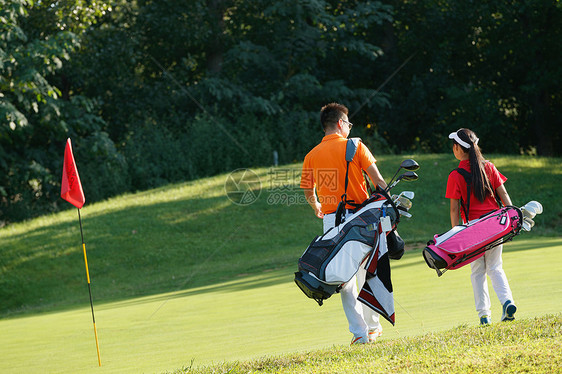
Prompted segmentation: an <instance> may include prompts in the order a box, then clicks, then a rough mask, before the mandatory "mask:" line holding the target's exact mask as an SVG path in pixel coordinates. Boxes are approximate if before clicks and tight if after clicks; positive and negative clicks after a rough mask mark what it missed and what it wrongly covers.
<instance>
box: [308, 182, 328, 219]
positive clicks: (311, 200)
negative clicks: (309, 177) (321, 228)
mask: <svg viewBox="0 0 562 374" xmlns="http://www.w3.org/2000/svg"><path fill="white" fill-rule="evenodd" d="M304 197H305V198H306V201H307V202H308V204H310V206H311V207H312V209H313V210H314V214H315V215H316V217H318V218H324V213H323V212H322V205H321V204H320V203H319V202H318V199H316V194H315V193H314V188H305V189H304Z"/></svg>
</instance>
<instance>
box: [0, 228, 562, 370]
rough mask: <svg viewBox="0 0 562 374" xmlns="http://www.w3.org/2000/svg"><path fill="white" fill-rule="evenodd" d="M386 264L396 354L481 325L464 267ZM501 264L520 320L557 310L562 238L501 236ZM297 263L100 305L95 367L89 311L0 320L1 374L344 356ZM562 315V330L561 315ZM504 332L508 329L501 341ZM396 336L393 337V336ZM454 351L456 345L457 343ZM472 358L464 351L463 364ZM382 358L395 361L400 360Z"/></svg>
mask: <svg viewBox="0 0 562 374" xmlns="http://www.w3.org/2000/svg"><path fill="white" fill-rule="evenodd" d="M391 266H392V269H393V270H392V278H393V286H394V295H395V300H396V320H397V323H396V326H394V327H393V326H391V325H390V324H389V323H387V322H383V325H384V335H383V338H382V339H381V340H380V342H388V344H391V345H392V344H394V345H395V346H396V350H397V351H398V352H400V351H401V350H402V351H403V352H408V351H409V350H410V348H408V347H411V345H413V344H414V345H415V344H420V343H414V342H415V341H411V342H410V343H408V341H405V340H403V339H404V338H407V337H411V336H417V335H423V334H435V333H437V332H440V331H445V330H448V329H451V328H455V327H458V326H459V325H465V326H468V327H473V326H477V324H478V319H477V315H476V312H475V311H474V305H473V301H472V289H471V286H470V280H469V269H468V267H465V268H462V269H459V270H454V271H449V272H447V273H446V274H445V275H444V276H443V277H441V278H438V277H437V275H436V274H435V272H433V271H432V270H431V269H429V268H428V267H427V265H426V264H425V262H424V261H423V258H422V257H421V250H420V249H415V250H412V251H410V252H408V253H407V254H406V255H405V256H404V258H403V259H401V260H400V261H392V262H391ZM504 266H505V269H506V272H507V275H508V278H509V281H510V284H511V287H512V289H513V293H514V295H515V298H516V302H517V305H518V308H519V310H518V312H517V317H518V319H532V318H534V317H536V316H544V315H546V314H553V313H558V312H559V311H560V310H562V290H561V288H560V284H562V276H561V275H560V273H559V271H558V269H560V267H561V266H562V238H539V239H536V240H535V239H523V238H519V240H517V241H514V242H511V243H508V244H507V245H506V249H505V253H504ZM294 270H295V269H294V267H287V268H282V269H276V270H272V271H267V272H263V273H261V274H258V275H248V276H239V277H237V278H236V279H234V280H231V281H227V282H220V283H217V284H214V285H209V286H203V287H198V288H194V289H190V290H180V291H176V292H171V293H163V294H159V295H152V296H147V297H141V298H136V299H131V300H126V301H121V302H111V303H103V304H99V305H97V307H96V319H97V326H98V333H99V338H100V349H101V356H102V367H101V368H98V366H97V357H96V351H95V343H94V337H93V330H92V323H91V316H90V310H89V308H87V307H84V308H79V309H76V310H69V311H63V312H59V313H47V314H41V315H35V316H28V317H12V318H8V319H4V320H0V331H2V334H0V346H1V347H3V353H4V354H3V360H1V361H0V372H2V373H20V372H45V373H76V372H84V373H88V372H95V373H140V372H144V373H159V372H164V371H168V372H170V371H177V370H179V369H180V368H187V367H190V366H192V367H195V368H196V367H201V366H204V365H218V367H221V365H222V363H224V362H227V363H228V362H229V363H231V364H226V366H227V367H232V362H238V361H246V360H251V359H259V358H260V357H269V358H265V359H264V360H265V361H266V362H267V361H268V360H273V361H275V360H276V359H277V358H278V357H279V356H281V358H280V359H281V360H290V357H293V355H292V354H294V353H295V352H301V353H302V352H308V351H311V350H319V349H320V350H325V349H328V352H331V351H330V349H334V350H335V352H336V353H338V352H340V351H343V352H348V348H347V346H348V344H349V340H350V338H351V336H350V334H349V333H348V332H347V326H346V323H345V318H344V316H343V312H342V310H341V304H340V300H339V299H340V298H339V296H338V295H336V296H334V297H332V298H331V299H329V300H327V301H326V303H325V304H324V306H322V307H318V306H317V305H316V303H315V302H314V301H312V300H310V299H307V298H306V297H305V296H304V294H302V293H301V291H300V290H299V289H298V288H297V287H296V286H295V285H294V283H293V280H292V278H293V274H292V273H293V271H294ZM530 275H532V276H530ZM490 288H491V286H490ZM490 292H491V296H492V303H493V316H492V320H493V322H498V321H499V318H500V314H501V306H500V305H499V302H498V301H497V299H496V297H495V294H494V293H493V290H490ZM557 321H558V322H556V323H557V324H558V325H557V326H558V327H557V328H558V331H560V321H559V320H557ZM556 323H555V324H556ZM525 329H527V327H526V328H525ZM510 331H512V330H505V332H504V333H503V334H504V335H506V336H505V339H506V340H508V339H509V334H510ZM514 331H515V332H514V333H515V334H516V335H514V339H516V340H515V341H514V343H513V344H512V346H513V347H514V348H513V349H515V350H516V351H517V352H519V351H521V350H522V349H523V348H521V346H520V345H521V344H523V343H521V342H520V341H519V340H517V339H518V338H517V334H518V333H517V330H514ZM531 331H532V328H531ZM526 334H528V332H526ZM468 335H470V332H469V333H468ZM395 339H398V340H396V341H395V342H394V343H393V341H394V340H395ZM433 339H437V340H439V339H441V340H443V342H442V344H443V345H446V344H449V345H455V344H461V340H453V341H451V342H448V339H449V338H440V337H438V336H437V337H435V338H433ZM422 341H423V340H422ZM417 342H420V341H419V340H418V341H417ZM539 343H540V344H539ZM542 343H544V344H547V345H546V347H552V345H554V344H558V346H560V344H561V341H560V335H558V339H554V340H549V341H545V342H542ZM542 343H541V341H540V340H537V341H533V339H529V340H528V341H525V342H524V345H528V344H530V345H531V346H532V347H535V345H537V344H538V345H537V347H540V345H541V344H542ZM476 345H478V344H476ZM424 347H426V346H424V345H421V346H418V348H416V349H417V350H418V351H419V352H421V353H420V354H419V356H418V357H417V358H416V357H415V355H414V356H411V360H413V361H412V362H411V365H413V366H412V367H411V368H415V367H417V365H418V361H420V362H422V363H423V365H430V364H431V363H432V362H433V361H432V360H431V359H430V357H431V355H430V353H432V352H431V351H429V352H425V353H424V351H427V349H426V348H424ZM469 348H470V350H471V351H474V350H475V349H476V347H473V346H469ZM552 348H555V347H552ZM369 349H371V348H369ZM443 349H445V348H443ZM545 349H546V348H545ZM458 351H462V347H461V348H458ZM550 351H551V352H556V350H550ZM503 352H505V350H504V351H503ZM558 352H559V351H558ZM355 353H356V351H355V350H351V351H350V352H348V353H347V354H346V355H347V356H348V358H347V359H342V361H341V362H339V363H338V362H335V363H333V365H335V366H330V363H329V362H330V361H331V360H332V361H333V360H336V361H337V360H338V359H337V356H336V355H333V357H332V358H331V359H330V358H329V353H326V354H324V356H323V354H322V353H320V354H319V355H320V357H324V358H323V359H322V360H321V361H320V362H316V361H314V360H315V359H314V358H312V359H311V360H313V361H311V362H312V363H311V364H310V365H315V364H314V362H316V365H327V366H326V369H324V366H322V367H316V369H317V371H314V366H311V367H310V368H308V369H306V367H305V369H306V370H309V371H308V372H330V368H335V369H337V370H335V371H336V372H353V371H354V370H355V369H356V368H357V367H358V366H357V365H370V362H369V361H365V363H363V364H361V362H362V360H364V359H363V358H361V357H362V356H359V357H358V358H354V357H353V355H354V354H355ZM434 353H435V354H442V353H439V352H434ZM480 353H481V354H487V353H486V349H485V348H481V351H480ZM480 353H478V354H480ZM359 354H360V351H359ZM410 354H413V353H410ZM467 354H468V353H467ZM474 354H475V355H478V354H477V353H474ZM552 354H554V355H555V356H557V357H558V355H559V353H558V354H556V353H552ZM287 355H289V356H287ZM316 355H317V354H316V353H314V354H312V357H316ZM455 355H456V353H455V351H454V350H453V351H451V353H450V356H451V359H452V357H454V356H455ZM274 357H277V358H274ZM297 357H298V356H297ZM307 357H308V356H307ZM472 357H473V356H471V355H468V356H467V358H466V360H465V361H466V363H467V365H468V362H469V361H470V359H472ZM515 357H516V358H514V360H520V361H521V362H523V363H525V364H526V365H527V364H530V363H529V362H527V361H528V360H531V359H532V357H530V356H528V355H527V356H526V355H522V356H521V355H519V356H517V355H516V356H515ZM517 357H519V358H517ZM371 359H372V358H371ZM387 359H388V360H390V361H389V362H390V363H392V362H393V360H396V359H397V358H396V359H393V358H392V357H387ZM357 360H359V361H357ZM365 360H366V359H365ZM441 360H442V361H443V360H445V358H442V359H441ZM557 360H559V358H557ZM325 361H327V362H325ZM461 362H463V361H461ZM540 362H542V359H540ZM555 362H556V361H555ZM228 365H230V366H228ZM404 365H406V366H404V367H402V369H404V370H407V369H408V368H409V366H407V365H408V364H404ZM482 365H483V364H482ZM540 365H542V364H540ZM222 366H224V365H222ZM466 367H467V368H469V366H466ZM359 368H361V366H359ZM383 368H384V367H383ZM209 370H211V369H209ZM213 370H214V369H213ZM381 370H383V369H381ZM430 371H431V370H429V369H428V370H427V372H430ZM209 372H212V371H209ZM219 372H220V371H219ZM225 372H226V371H225ZM240 372H243V371H240ZM270 372H275V370H273V369H272V370H271V371H270ZM289 372H291V371H289ZM294 372H299V371H294ZM305 372H306V371H305Z"/></svg>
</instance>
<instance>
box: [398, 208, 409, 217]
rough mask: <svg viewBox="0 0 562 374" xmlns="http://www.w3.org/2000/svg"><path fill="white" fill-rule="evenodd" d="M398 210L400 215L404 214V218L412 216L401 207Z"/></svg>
mask: <svg viewBox="0 0 562 374" xmlns="http://www.w3.org/2000/svg"><path fill="white" fill-rule="evenodd" d="M398 211H399V212H400V215H401V216H404V217H406V218H412V214H411V213H408V212H406V211H405V210H402V209H398Z"/></svg>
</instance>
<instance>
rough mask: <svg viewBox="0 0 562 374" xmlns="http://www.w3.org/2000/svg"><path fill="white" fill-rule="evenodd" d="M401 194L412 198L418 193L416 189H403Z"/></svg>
mask: <svg viewBox="0 0 562 374" xmlns="http://www.w3.org/2000/svg"><path fill="white" fill-rule="evenodd" d="M400 196H404V197H405V198H407V199H410V200H412V199H413V198H414V196H416V194H415V193H414V191H402V192H400Z"/></svg>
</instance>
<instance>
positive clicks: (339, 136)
mask: <svg viewBox="0 0 562 374" xmlns="http://www.w3.org/2000/svg"><path fill="white" fill-rule="evenodd" d="M348 113H349V111H348V109H347V108H346V107H345V106H344V105H341V104H337V103H331V104H328V105H326V106H324V107H323V108H322V110H321V111H320V122H321V123H322V127H323V128H324V133H325V136H324V138H323V139H322V142H321V143H320V144H318V145H317V146H316V147H314V148H313V149H312V150H311V151H310V152H309V153H308V154H307V155H306V157H305V159H304V163H303V169H302V175H301V185H300V187H301V188H302V189H303V190H304V195H305V197H306V200H307V201H308V203H309V204H310V206H311V207H312V209H313V210H314V213H315V214H316V216H317V217H319V218H322V219H323V221H324V232H326V231H328V230H329V229H331V228H332V227H334V225H335V218H336V214H335V212H336V209H337V206H338V204H339V202H340V201H341V196H342V195H343V194H344V190H345V174H346V169H347V162H346V161H345V153H346V145H347V137H348V136H349V132H350V131H351V127H352V126H353V124H352V123H351V122H349V119H348V117H347V115H348ZM375 162H376V160H375V158H374V157H373V155H372V154H371V152H370V151H369V149H368V148H367V147H366V146H365V145H364V144H363V143H362V142H359V144H358V147H357V152H356V153H355V156H354V158H353V161H352V162H350V163H349V172H348V180H349V182H348V186H347V200H353V201H354V202H355V203H357V204H360V203H362V202H363V201H365V200H366V199H367V198H368V197H369V194H368V193H367V186H366V184H365V179H364V178H363V170H364V171H365V172H367V174H368V175H369V177H370V178H371V180H372V181H373V183H374V184H375V185H378V186H380V187H381V188H386V182H385V181H384V179H383V177H382V175H381V174H380V172H379V170H378V168H377V166H376V164H375ZM346 209H347V210H346V212H345V215H348V216H349V215H351V214H353V209H354V207H353V206H350V205H348V206H346ZM365 276H366V271H365V269H364V268H363V267H361V268H360V269H359V271H358V272H357V275H356V277H353V278H352V279H351V280H350V281H349V282H347V283H346V284H345V285H344V286H343V288H342V289H341V291H340V293H341V297H342V305H343V310H344V312H345V315H346V317H347V320H348V322H349V331H350V332H351V333H352V334H353V340H352V342H351V344H358V343H368V342H374V341H375V339H376V338H377V337H378V336H380V335H381V333H382V327H381V325H380V323H379V316H378V314H377V313H375V312H374V311H373V310H371V309H370V308H368V307H366V306H364V305H363V304H361V303H360V302H359V301H358V300H357V296H358V292H357V289H358V286H359V289H361V287H363V284H364V283H365ZM356 278H357V279H356Z"/></svg>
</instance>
